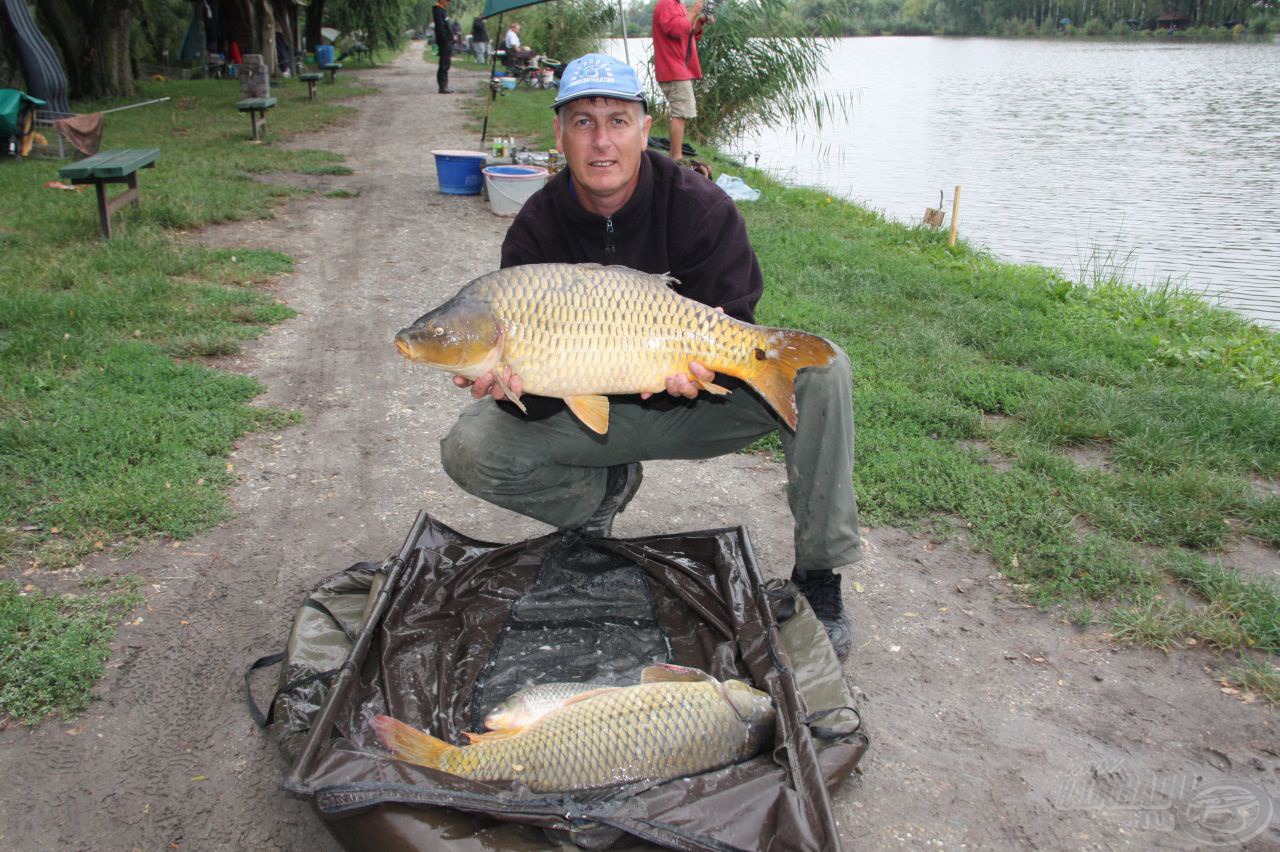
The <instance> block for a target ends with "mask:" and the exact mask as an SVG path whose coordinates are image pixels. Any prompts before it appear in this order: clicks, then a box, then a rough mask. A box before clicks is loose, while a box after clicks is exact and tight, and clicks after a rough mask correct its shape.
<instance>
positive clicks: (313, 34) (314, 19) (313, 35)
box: [302, 0, 324, 50]
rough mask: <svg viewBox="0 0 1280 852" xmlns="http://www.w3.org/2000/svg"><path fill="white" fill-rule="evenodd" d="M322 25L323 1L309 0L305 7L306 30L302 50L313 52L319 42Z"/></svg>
mask: <svg viewBox="0 0 1280 852" xmlns="http://www.w3.org/2000/svg"><path fill="white" fill-rule="evenodd" d="M323 25H324V0H311V5H309V6H307V28H306V33H305V35H304V36H303V39H302V49H303V50H315V49H316V45H317V44H319V43H320V41H321V35H320V27H322V26H323Z"/></svg>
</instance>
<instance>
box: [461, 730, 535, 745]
mask: <svg viewBox="0 0 1280 852" xmlns="http://www.w3.org/2000/svg"><path fill="white" fill-rule="evenodd" d="M522 733H524V728H499V729H498V730H496V731H485V732H484V733H481V734H477V733H473V732H471V731H467V733H466V737H467V742H469V743H470V744H471V745H475V744H476V743H488V742H493V741H494V740H509V739H511V738H512V737H518V736H520V735H521V734H522Z"/></svg>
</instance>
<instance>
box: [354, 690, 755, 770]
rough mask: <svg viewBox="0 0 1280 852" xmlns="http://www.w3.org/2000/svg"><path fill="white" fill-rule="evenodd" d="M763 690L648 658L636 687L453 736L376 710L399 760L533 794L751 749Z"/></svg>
mask: <svg viewBox="0 0 1280 852" xmlns="http://www.w3.org/2000/svg"><path fill="white" fill-rule="evenodd" d="M773 720H774V710H773V703H772V702H771V701H770V699H769V696H768V695H767V694H765V693H763V692H761V691H759V690H757V689H754V688H752V687H750V686H748V685H747V684H745V683H743V682H741V681H736V680H728V681H719V680H716V679H715V678H713V677H711V675H709V674H706V673H705V672H701V671H699V670H697V669H689V668H683V667H680V666H666V665H663V666H650V667H649V668H646V669H645V670H644V674H643V675H642V677H641V682H640V684H639V685H636V686H622V687H614V688H606V689H601V690H598V691H595V692H589V693H586V694H584V695H580V696H577V697H576V698H573V699H570V700H569V701H568V702H566V703H565V705H564V706H563V707H561V708H560V709H558V710H553V711H551V712H550V713H548V714H546V715H545V716H543V717H541V718H539V719H537V720H535V721H534V722H532V723H531V724H530V725H529V726H528V727H526V728H521V729H511V730H503V731H494V732H492V733H488V734H473V735H470V736H471V739H472V743H471V744H470V745H465V746H455V745H451V744H449V743H447V742H444V741H443V740H439V739H436V738H435V737H433V736H431V735H430V734H427V733H424V732H423V731H419V730H417V729H416V728H412V727H410V726H409V725H406V724H404V723H403V722H398V721H396V720H395V719H392V718H391V717H390V716H375V717H374V718H373V727H374V730H375V731H376V732H377V734H378V738H379V739H380V740H381V741H382V744H383V745H385V746H386V747H387V748H388V749H390V750H391V752H392V754H393V755H394V756H395V757H397V758H399V759H400V760H405V761H408V762H410V763H417V764H420V765H422V766H428V767H431V768H432V769H439V770H441V771H443V772H448V773H450V774H452V775H459V776H462V777H464V778H470V779H472V780H475V781H517V780H518V781H522V782H524V783H525V784H526V785H528V787H529V789H531V790H533V791H534V792H539V793H549V792H567V791H572V790H589V789H595V788H600V787H611V786H614V785H617V784H629V783H632V782H636V781H669V780H671V779H672V778H680V777H683V776H685V775H694V774H697V773H699V772H707V771H710V770H712V769H718V768H719V767H722V766H727V765H728V764H730V763H735V762H737V761H740V760H745V759H747V758H749V757H753V756H754V755H756V754H757V753H758V752H759V751H760V750H761V748H763V747H764V746H765V744H766V743H767V742H768V741H769V740H770V739H771V737H772V734H773Z"/></svg>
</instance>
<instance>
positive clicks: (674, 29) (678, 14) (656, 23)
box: [653, 0, 713, 160]
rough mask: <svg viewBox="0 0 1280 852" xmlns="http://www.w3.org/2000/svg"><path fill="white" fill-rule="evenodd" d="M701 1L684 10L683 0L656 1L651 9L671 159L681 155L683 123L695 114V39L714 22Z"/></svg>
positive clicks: (698, 74)
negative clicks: (664, 98) (667, 117)
mask: <svg viewBox="0 0 1280 852" xmlns="http://www.w3.org/2000/svg"><path fill="white" fill-rule="evenodd" d="M702 5H703V0H694V2H693V5H692V6H688V7H686V6H685V5H684V3H683V2H682V0H658V5H656V6H654V7H653V65H654V70H655V71H656V76H657V78H658V85H659V86H660V87H661V88H662V93H663V94H664V95H666V98H667V107H668V109H669V111H670V113H671V156H672V158H673V159H676V160H679V159H680V158H681V157H682V156H683V153H684V152H683V147H684V129H685V124H686V123H687V122H688V121H689V119H691V118H696V117H697V115H698V106H697V103H696V102H695V101H694V98H693V81H694V80H701V79H702V65H701V64H699V62H698V39H700V38H702V28H703V25H704V24H706V23H711V22H712V20H713V19H711V18H708V17H706V16H704V15H703V14H702Z"/></svg>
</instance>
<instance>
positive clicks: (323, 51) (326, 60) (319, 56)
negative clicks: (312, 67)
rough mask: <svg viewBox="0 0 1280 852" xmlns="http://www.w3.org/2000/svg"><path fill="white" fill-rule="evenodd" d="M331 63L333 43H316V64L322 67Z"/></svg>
mask: <svg viewBox="0 0 1280 852" xmlns="http://www.w3.org/2000/svg"><path fill="white" fill-rule="evenodd" d="M332 64H333V45H331V44H317V45H316V65H319V66H320V67H321V68H323V67H324V66H326V65H332Z"/></svg>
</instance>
